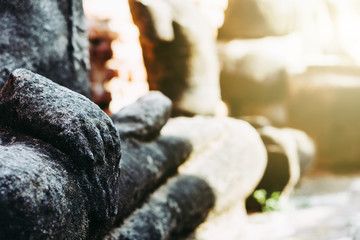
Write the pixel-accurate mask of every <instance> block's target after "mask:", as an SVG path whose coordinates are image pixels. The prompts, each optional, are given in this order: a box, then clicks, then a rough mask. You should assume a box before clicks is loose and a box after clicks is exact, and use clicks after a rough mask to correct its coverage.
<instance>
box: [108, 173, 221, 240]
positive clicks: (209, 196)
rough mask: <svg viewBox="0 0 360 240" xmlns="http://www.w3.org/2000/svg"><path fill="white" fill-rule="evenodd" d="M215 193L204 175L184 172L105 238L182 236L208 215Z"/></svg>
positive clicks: (150, 239)
mask: <svg viewBox="0 0 360 240" xmlns="http://www.w3.org/2000/svg"><path fill="white" fill-rule="evenodd" d="M214 202H215V196H214V194H213V192H212V189H211V188H210V186H209V185H208V184H207V183H206V182H205V181H204V180H202V179H201V178H198V177H195V176H190V175H180V176H176V177H174V178H172V179H170V180H169V181H168V182H167V183H166V184H164V185H163V186H162V187H161V188H159V189H158V190H156V191H155V192H154V194H152V195H151V196H150V198H149V200H148V201H147V202H146V203H145V204H144V205H143V206H142V207H141V208H139V209H138V210H136V211H135V212H134V213H133V214H132V215H131V216H130V217H129V218H127V219H126V220H125V222H124V224H123V225H122V226H121V227H120V228H117V229H114V230H112V231H111V233H110V234H109V235H108V236H107V237H105V238H104V239H109V240H110V239H112V240H118V239H119V240H120V239H122V240H125V239H126V240H158V239H164V240H165V239H178V238H179V237H184V236H186V235H188V234H189V233H191V232H192V231H193V230H194V229H195V228H196V227H197V226H198V225H199V224H200V223H201V222H203V221H204V219H205V218H206V216H207V214H208V212H209V210H210V209H211V207H212V206H213V205H214Z"/></svg>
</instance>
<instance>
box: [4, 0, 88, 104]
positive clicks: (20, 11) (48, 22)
mask: <svg viewBox="0 0 360 240" xmlns="http://www.w3.org/2000/svg"><path fill="white" fill-rule="evenodd" d="M0 5H1V9H0V31H1V36H0V88H1V87H2V86H3V85H4V83H5V81H6V80H7V78H8V77H9V74H10V73H11V72H12V71H14V70H15V69H17V68H27V69H30V70H32V71H34V72H37V73H39V74H41V75H44V76H46V77H48V78H50V79H52V80H53V81H55V82H57V83H59V84H60V85H63V86H65V87H68V88H70V89H72V90H74V91H76V92H79V93H81V94H83V95H85V96H87V97H89V96H90V88H89V84H88V68H89V63H88V61H89V60H88V40H87V36H86V32H85V24H84V16H83V12H82V2H81V1H70V0H57V1H47V0H31V1H8V0H1V1H0Z"/></svg>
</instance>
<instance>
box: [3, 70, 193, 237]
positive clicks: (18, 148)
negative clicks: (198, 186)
mask: <svg viewBox="0 0 360 240" xmlns="http://www.w3.org/2000/svg"><path fill="white" fill-rule="evenodd" d="M147 101H148V104H146V102H147ZM157 105H159V106H157ZM129 109H133V110H134V114H133V115H134V116H139V117H138V118H136V119H134V120H133V122H129V116H130V115H131V114H130V112H131V111H130V110H129ZM129 109H123V110H122V111H120V112H119V113H118V114H117V115H116V121H118V123H119V124H117V127H119V128H121V129H120V131H118V130H117V129H116V127H115V125H114V124H113V122H112V121H111V119H110V118H109V117H108V116H107V115H106V114H105V113H104V112H103V111H101V109H100V108H99V107H98V106H96V105H95V104H94V103H92V102H90V101H89V100H88V99H87V98H86V97H84V96H82V95H80V94H78V93H75V92H73V91H71V90H69V89H67V88H65V87H62V86H60V85H58V84H56V83H54V82H52V81H51V80H49V79H46V78H45V77H42V76H40V75H37V74H34V73H32V72H30V71H28V70H24V69H18V70H15V71H14V72H13V73H12V74H11V76H10V78H9V80H8V81H7V82H6V84H5V86H4V87H3V89H2V91H1V92H0V127H1V131H0V147H1V149H2V150H1V151H0V179H1V181H0V182H1V185H0V188H1V191H0V201H1V204H0V206H1V208H0V212H1V213H2V216H3V217H2V218H1V221H0V227H1V231H0V232H1V233H0V236H1V237H2V238H4V239H9V238H10V239H58V238H61V239H74V238H75V239H99V238H101V237H102V236H103V235H105V234H106V233H107V232H108V231H109V230H110V229H111V228H112V227H113V226H115V224H119V223H120V222H122V221H123V220H124V219H125V218H126V217H128V216H129V215H130V214H131V213H132V212H133V211H134V210H135V209H136V208H137V207H139V206H141V204H142V203H143V201H144V200H145V199H146V198H147V196H148V195H149V194H151V193H152V192H153V191H154V190H155V189H156V188H157V187H158V186H160V185H161V184H162V183H163V182H164V181H165V180H166V179H167V178H168V177H169V176H171V175H173V174H175V173H176V170H177V167H178V166H179V165H180V164H181V163H182V162H183V161H184V160H185V159H186V158H187V157H188V156H189V154H190V152H191V149H192V148H191V145H190V143H189V142H188V141H187V140H185V139H181V138H178V137H172V136H159V131H160V129H161V127H162V125H163V124H164V123H165V122H166V121H167V119H168V117H169V113H170V109H171V104H170V100H169V99H167V98H166V97H164V96H163V95H161V94H160V93H151V94H149V95H148V96H145V97H143V98H142V99H140V100H139V101H137V102H136V103H135V104H133V105H131V106H129ZM145 113H146V114H147V115H146V114H145ZM151 113H153V114H154V116H153V115H152V114H151ZM142 114H143V115H142ZM157 120H159V121H157ZM126 123H128V124H129V125H130V126H127V124H126ZM131 123H134V125H131ZM159 123H160V125H159ZM133 126H136V128H133ZM141 128H144V129H141ZM134 129H136V131H134ZM127 131H129V132H127ZM119 132H120V133H123V135H121V138H122V156H121V162H120V164H119V161H120V135H119ZM134 133H135V134H134ZM138 133H141V134H138ZM30 136H31V137H30ZM145 139H146V141H145ZM184 214H185V213H184ZM58 221H59V222H58ZM179 224H180V223H179ZM1 234H2V235H1Z"/></svg>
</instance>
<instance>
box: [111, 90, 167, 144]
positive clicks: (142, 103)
mask: <svg viewBox="0 0 360 240" xmlns="http://www.w3.org/2000/svg"><path fill="white" fill-rule="evenodd" d="M171 106H172V105H171V101H170V100H169V99H168V98H167V97H165V96H164V95H162V94H161V93H160V92H155V91H153V92H150V93H149V94H147V95H145V96H144V97H142V98H140V99H138V100H137V101H136V102H135V103H134V104H131V105H130V106H127V107H125V108H123V109H121V110H120V111H119V112H117V113H115V114H113V115H112V116H111V119H112V120H113V121H114V123H115V126H116V127H117V129H118V130H119V132H120V135H121V137H122V138H128V137H134V138H137V139H140V140H147V139H153V138H155V137H157V136H158V135H159V133H160V130H161V128H162V127H163V126H164V124H165V123H166V121H167V120H168V119H169V117H170V114H171Z"/></svg>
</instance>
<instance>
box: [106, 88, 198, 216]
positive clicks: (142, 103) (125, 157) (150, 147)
mask: <svg viewBox="0 0 360 240" xmlns="http://www.w3.org/2000/svg"><path fill="white" fill-rule="evenodd" d="M170 112H171V102H170V100H169V99H168V98H167V97H165V96H164V95H163V94H161V93H159V92H150V93H149V94H147V95H145V96H144V97H142V98H140V99H139V100H137V101H136V102H135V103H133V104H131V105H129V106H127V107H124V108H123V109H121V110H120V111H119V112H117V113H116V114H114V115H113V116H112V119H113V121H114V124H115V126H116V127H117V129H118V130H119V132H120V136H121V140H122V159H121V163H120V171H121V175H120V185H119V192H120V196H119V197H120V202H119V214H118V216H117V223H119V222H120V221H122V220H124V218H125V217H127V216H129V214H131V213H132V211H134V209H135V208H136V207H139V206H140V205H141V204H142V202H143V201H144V199H145V198H146V197H147V196H148V195H149V194H150V193H152V192H153V191H154V190H155V189H156V187H158V186H159V185H160V184H161V183H163V182H164V181H165V180H166V179H167V178H168V177H169V176H171V175H173V174H174V173H176V171H177V168H178V166H179V165H181V164H182V163H183V162H184V161H185V160H186V159H187V157H188V156H189V154H190V152H191V150H192V146H191V144H190V143H189V142H188V141H187V140H186V139H183V138H179V137H172V136H161V135H160V136H159V133H160V130H161V128H162V127H163V125H164V124H165V123H166V121H167V120H168V118H169V116H170Z"/></svg>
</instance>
